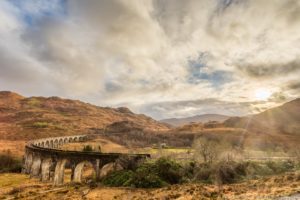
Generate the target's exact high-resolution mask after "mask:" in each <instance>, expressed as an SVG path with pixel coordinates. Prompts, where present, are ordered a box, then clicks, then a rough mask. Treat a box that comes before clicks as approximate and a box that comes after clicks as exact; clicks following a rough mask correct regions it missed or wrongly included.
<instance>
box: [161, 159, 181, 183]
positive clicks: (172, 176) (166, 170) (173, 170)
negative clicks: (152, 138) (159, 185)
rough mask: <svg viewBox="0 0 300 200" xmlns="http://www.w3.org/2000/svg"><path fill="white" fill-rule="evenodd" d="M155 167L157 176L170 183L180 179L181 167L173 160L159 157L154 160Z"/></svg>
mask: <svg viewBox="0 0 300 200" xmlns="http://www.w3.org/2000/svg"><path fill="white" fill-rule="evenodd" d="M155 168H156V170H157V174H158V176H159V177H160V178H162V179H163V180H164V181H166V182H168V183H170V184H177V183H179V182H181V180H182V177H183V172H182V170H181V169H182V167H181V166H180V165H179V164H178V163H176V162H174V161H173V160H170V159H167V158H160V159H158V160H157V161H156V162H155Z"/></svg>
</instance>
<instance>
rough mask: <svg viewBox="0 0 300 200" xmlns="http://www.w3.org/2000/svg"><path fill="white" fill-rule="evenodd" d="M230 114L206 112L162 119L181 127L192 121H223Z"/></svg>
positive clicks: (164, 121)
mask: <svg viewBox="0 0 300 200" xmlns="http://www.w3.org/2000/svg"><path fill="white" fill-rule="evenodd" d="M228 118H229V116H226V115H218V114H204V115H196V116H192V117H186V118H170V119H163V120H160V121H161V122H163V123H167V124H170V125H171V126H174V127H179V126H183V125H187V124H190V123H193V122H195V123H199V122H201V123H207V122H209V121H217V122H223V121H225V120H226V119H228Z"/></svg>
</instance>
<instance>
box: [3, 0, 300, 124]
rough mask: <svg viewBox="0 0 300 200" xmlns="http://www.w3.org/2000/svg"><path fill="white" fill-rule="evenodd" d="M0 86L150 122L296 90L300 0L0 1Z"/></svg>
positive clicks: (248, 106)
mask: <svg viewBox="0 0 300 200" xmlns="http://www.w3.org/2000/svg"><path fill="white" fill-rule="evenodd" d="M0 90H10V91H14V92H17V93H19V94H21V95H24V96H60V97H63V98H71V99H79V100H82V101H84V102H89V103H92V104H95V105H98V106H111V107H120V106H126V107H128V108H130V109H131V110H132V111H134V112H136V113H144V114H147V115H149V116H151V117H154V118H155V119H163V118H171V117H187V116H193V115H197V114H206V113H216V114H226V115H232V116H235V115H238V116H240V115H247V114H252V113H257V112H261V111H263V110H265V109H268V108H270V107H274V106H277V105H280V104H282V103H284V102H287V101H290V100H292V99H295V98H297V97H299V96H300V1H298V0H284V1H283V0H184V1H183V0H109V1H108V0H103V1H102V0H85V1H82V0H51V1H48V0H1V1H0Z"/></svg>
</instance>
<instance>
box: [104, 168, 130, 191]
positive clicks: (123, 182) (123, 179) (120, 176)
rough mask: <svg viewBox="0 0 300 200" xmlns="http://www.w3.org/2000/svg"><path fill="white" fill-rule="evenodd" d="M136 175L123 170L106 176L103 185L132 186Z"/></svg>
mask: <svg viewBox="0 0 300 200" xmlns="http://www.w3.org/2000/svg"><path fill="white" fill-rule="evenodd" d="M133 175H134V173H133V171H131V170H128V171H126V170H122V171H116V172H112V173H110V174H109V175H108V176H106V177H105V178H104V179H103V180H102V183H103V184H105V185H108V186H115V187H120V186H130V184H131V181H132V177H133Z"/></svg>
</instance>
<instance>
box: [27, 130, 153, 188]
mask: <svg viewBox="0 0 300 200" xmlns="http://www.w3.org/2000/svg"><path fill="white" fill-rule="evenodd" d="M89 139H90V136H88V135H74V136H65V137H52V138H45V139H39V140H33V141H30V142H28V143H27V145H26V147H25V156H24V166H23V173H26V174H30V176H31V177H38V178H40V180H41V181H53V184H54V185H60V184H63V182H64V170H65V168H70V169H71V181H73V182H81V181H82V172H83V167H84V166H85V165H86V164H88V163H90V164H91V165H92V166H93V169H94V172H95V175H96V179H98V178H99V175H100V171H101V169H102V168H103V166H105V165H106V164H109V163H119V164H120V163H122V161H123V163H124V160H126V161H131V162H134V163H137V162H139V161H142V160H144V159H146V158H147V157H150V155H149V154H122V153H100V152H84V151H67V150H61V149H59V147H60V146H62V145H63V144H66V143H71V142H83V141H87V140H89ZM122 167H123V168H126V166H125V165H124V166H122Z"/></svg>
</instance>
